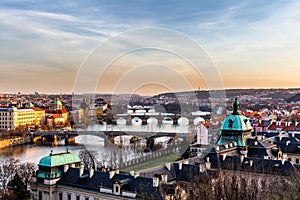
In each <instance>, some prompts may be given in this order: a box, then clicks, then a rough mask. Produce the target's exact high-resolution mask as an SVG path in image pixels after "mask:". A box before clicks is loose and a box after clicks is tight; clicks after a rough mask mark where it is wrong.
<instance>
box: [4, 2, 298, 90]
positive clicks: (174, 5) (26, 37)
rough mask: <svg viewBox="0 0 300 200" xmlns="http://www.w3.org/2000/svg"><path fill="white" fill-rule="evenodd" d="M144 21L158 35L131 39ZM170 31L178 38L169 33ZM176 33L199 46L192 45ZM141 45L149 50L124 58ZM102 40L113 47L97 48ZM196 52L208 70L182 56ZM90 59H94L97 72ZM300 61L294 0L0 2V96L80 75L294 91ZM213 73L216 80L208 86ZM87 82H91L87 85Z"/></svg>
mask: <svg viewBox="0 0 300 200" xmlns="http://www.w3.org/2000/svg"><path fill="white" fill-rule="evenodd" d="M149 27H154V28H156V29H155V30H158V32H159V34H157V32H153V34H149V31H147V32H146V33H145V34H143V33H142V32H134V31H133V33H134V34H136V35H137V36H138V37H141V38H139V39H137V40H135V38H134V35H130V34H129V35H126V32H129V33H131V32H130V31H131V30H136V29H142V28H149ZM160 28H162V31H160ZM124 32H125V34H124ZM150 32H151V31H150ZM168 32H170V34H171V35H172V33H176V34H178V35H177V36H180V37H177V36H176V37H175V36H174V37H173V36H170V37H169V33H168ZM148 34H149V35H148ZM176 34H175V35H176ZM148 37H150V38H149V39H147V38H148ZM182 38H189V40H190V41H193V42H195V43H197V44H198V46H199V47H201V48H202V50H203V51H199V49H196V48H189V47H191V46H189V45H186V44H187V43H186V42H184V40H181V39H182ZM111 41H113V42H111ZM143 41H147V42H148V43H147V45H148V46H149V45H150V44H153V45H152V46H153V49H147V48H146V49H139V50H138V51H132V52H131V51H130V53H127V54H126V55H125V56H122V55H121V54H122V52H123V51H124V50H126V49H127V50H134V48H135V47H139V46H141V45H140V44H139V43H143ZM103 43H109V44H110V46H113V51H114V52H113V53H112V52H111V51H109V52H108V51H106V49H103V46H104V45H103ZM143 44H144V43H143ZM144 45H145V44H144ZM148 46H144V47H148ZM142 47H143V46H142ZM159 47H162V49H163V50H160V49H159ZM101 48H102V49H101ZM172 48H174V49H179V48H180V51H181V53H182V54H180V55H178V54H176V53H175V54H174V52H173V51H172V50H171V49H172ZM172 52H173V54H172ZM97 53H99V54H98V55H97ZM100 53H101V55H100ZM118 53H119V54H118ZM106 54H107V55H106ZM185 55H186V56H185ZM199 55H200V57H201V55H202V56H203V57H201V59H202V61H203V63H204V64H203V66H204V65H205V66H207V67H211V68H214V69H213V70H215V71H214V72H212V73H211V74H209V72H208V74H206V72H203V71H205V70H207V69H205V68H203V66H202V68H201V69H200V73H199V71H197V70H196V71H195V70H194V68H193V64H195V63H193V62H191V63H189V62H190V61H191V60H190V59H186V58H187V57H190V58H192V57H197V59H200V58H199ZM103 58H110V59H111V64H110V65H109V66H107V65H104V64H105V63H104V61H103ZM92 59H96V60H93V61H91V60H92ZM97 59H99V60H97ZM210 61H211V63H213V64H208V63H209V62H210ZM89 63H93V64H95V63H97V66H96V68H95V69H94V68H92V67H91V68H89V66H87V65H89ZM299 64H300V2H299V1H296V0H295V1H292V0H282V1H280V0H279V1H269V0H248V1H237V0H235V1H230V0H229V1H217V0H203V1H180V2H179V1H177V2H176V1H160V0H152V1H114V0H113V1H100V0H85V1H74V0H51V1H49V0H48V1H44V0H30V1H29V0H28V1H27V0H20V1H19V0H2V1H1V2H0V66H1V73H0V93H16V92H22V93H33V92H34V91H38V92H40V93H71V92H72V91H74V87H75V90H76V87H78V86H76V81H77V80H79V79H80V81H81V82H87V85H86V88H84V87H82V88H80V89H78V91H80V92H84V91H85V90H86V92H91V91H92V90H95V92H121V93H122V92H124V93H128V92H129V93H130V92H136V93H140V94H156V93H159V92H165V91H182V90H186V89H197V88H198V87H200V88H201V89H212V88H220V87H224V88H287V87H300V78H299V72H300V70H299ZM94 67H95V66H94ZM211 68H210V69H211ZM98 69H99V70H100V71H101V72H102V74H100V71H99V72H98V71H97V70H98ZM83 70H89V73H86V74H84V73H83ZM94 70H96V71H97V73H96V72H95V71H94ZM208 71H209V70H208ZM215 72H218V73H217V74H216V73H215ZM93 73H94V74H93ZM214 74H215V76H214ZM93 75H94V78H91V77H92V76H93ZM80 76H84V77H80ZM208 76H209V77H208ZM217 76H220V77H219V78H218V77H217ZM215 77H217V79H218V80H216V81H215V82H220V81H222V84H219V85H213V84H212V83H213V82H214V78H215ZM207 79H209V81H207ZM80 81H79V83H81V82H80ZM89 81H91V82H95V81H96V83H93V84H92V85H93V86H88V82H89ZM208 82H210V83H208ZM77 83H78V82H77ZM209 84H210V85H209ZM94 85H97V87H96V88H94ZM80 86H82V84H80ZM89 87H91V88H89ZM128 88H129V89H128Z"/></svg>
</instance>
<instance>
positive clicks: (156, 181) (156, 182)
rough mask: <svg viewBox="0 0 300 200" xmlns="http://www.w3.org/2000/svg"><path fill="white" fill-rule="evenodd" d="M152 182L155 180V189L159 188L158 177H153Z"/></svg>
mask: <svg viewBox="0 0 300 200" xmlns="http://www.w3.org/2000/svg"><path fill="white" fill-rule="evenodd" d="M152 180H153V187H158V185H159V178H158V177H152Z"/></svg>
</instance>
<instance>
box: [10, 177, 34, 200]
mask: <svg viewBox="0 0 300 200" xmlns="http://www.w3.org/2000/svg"><path fill="white" fill-rule="evenodd" d="M7 188H8V190H9V191H10V192H9V198H8V199H16V200H19V199H26V198H29V197H30V193H29V191H28V190H27V188H26V185H25V183H24V182H23V180H22V178H21V177H20V175H19V174H18V173H16V174H15V175H14V177H13V179H12V180H10V181H9V183H8V185H7Z"/></svg>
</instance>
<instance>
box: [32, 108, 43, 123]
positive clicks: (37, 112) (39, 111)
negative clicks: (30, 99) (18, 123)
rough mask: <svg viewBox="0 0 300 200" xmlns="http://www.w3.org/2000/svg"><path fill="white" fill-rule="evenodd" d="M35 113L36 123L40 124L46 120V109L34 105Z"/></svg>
mask: <svg viewBox="0 0 300 200" xmlns="http://www.w3.org/2000/svg"><path fill="white" fill-rule="evenodd" d="M32 109H33V110H34V114H35V125H36V126H39V125H41V124H42V122H43V121H45V116H46V115H45V110H43V109H41V108H38V107H33V108H32Z"/></svg>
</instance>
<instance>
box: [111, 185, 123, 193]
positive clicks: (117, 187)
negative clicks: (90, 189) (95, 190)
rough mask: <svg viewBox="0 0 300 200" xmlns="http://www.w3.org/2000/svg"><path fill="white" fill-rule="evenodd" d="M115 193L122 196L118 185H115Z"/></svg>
mask: <svg viewBox="0 0 300 200" xmlns="http://www.w3.org/2000/svg"><path fill="white" fill-rule="evenodd" d="M113 193H114V194H116V195H120V193H121V191H120V185H119V184H118V183H115V184H114V186H113Z"/></svg>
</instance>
